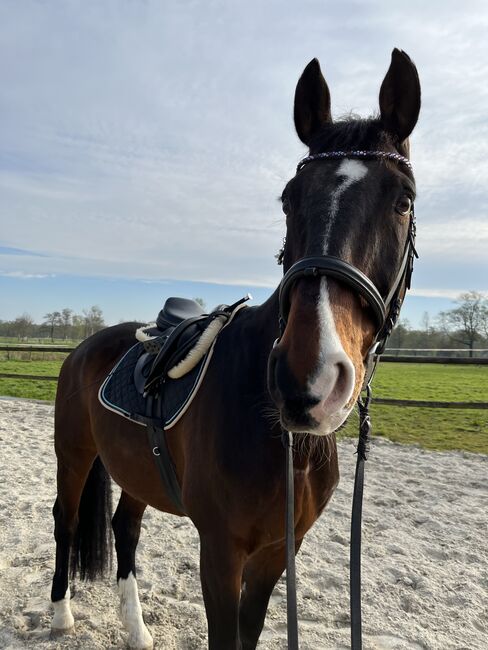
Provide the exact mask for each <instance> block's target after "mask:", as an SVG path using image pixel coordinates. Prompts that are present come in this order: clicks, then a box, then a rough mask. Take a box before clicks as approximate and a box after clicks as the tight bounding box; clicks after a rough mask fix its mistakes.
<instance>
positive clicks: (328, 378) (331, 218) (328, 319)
mask: <svg viewBox="0 0 488 650" xmlns="http://www.w3.org/2000/svg"><path fill="white" fill-rule="evenodd" d="M367 173H368V168H367V166H366V165H365V164H364V163H362V162H361V161H359V160H353V159H349V158H345V159H344V160H343V161H342V162H341V164H340V165H339V167H338V168H337V170H336V176H339V177H340V178H341V181H340V182H339V183H338V185H337V187H336V188H335V190H334V191H333V192H332V195H331V202H330V210H329V215H328V219H327V227H326V229H325V232H324V240H323V244H322V251H323V254H324V255H327V253H328V248H329V239H330V233H331V231H332V227H333V225H334V222H335V219H336V217H337V214H338V212H339V203H340V199H341V197H342V195H343V194H344V192H345V191H346V190H347V189H348V188H349V187H350V186H351V185H352V184H353V183H357V182H359V181H360V180H362V179H363V178H364V177H365V176H366V174H367ZM317 311H318V324H319V346H320V358H319V364H318V368H317V372H316V373H315V375H314V376H313V377H312V378H311V380H310V383H309V390H310V393H311V394H312V395H314V396H316V397H319V398H321V399H322V400H323V403H322V405H321V404H319V405H318V406H316V407H313V408H312V409H311V411H310V413H311V415H312V417H315V419H317V420H318V421H321V420H322V422H321V424H322V426H321V429H322V433H324V434H326V433H330V432H332V431H334V430H335V429H336V428H337V427H338V426H340V425H341V424H342V422H343V421H344V420H345V419H346V417H347V415H348V414H349V411H350V409H346V408H345V406H346V404H347V403H348V402H349V400H350V399H351V396H352V394H353V391H354V383H355V370H354V365H353V363H352V361H351V360H350V359H349V357H348V356H347V354H346V353H345V351H344V348H343V346H342V342H341V339H340V337H339V335H338V333H337V329H336V326H335V322H334V315H333V313H332V309H331V306H330V300H329V289H328V283H327V278H326V277H323V278H321V281H320V296H319V302H318V305H317ZM339 368H342V370H341V372H342V381H341V389H342V392H341V394H340V395H334V394H333V390H334V386H336V383H337V380H338V378H339V372H340V370H339ZM327 402H329V403H328V404H327V408H326V409H325V411H329V410H330V411H331V412H330V413H327V414H326V415H325V417H324V405H325V404H326V403H327Z"/></svg>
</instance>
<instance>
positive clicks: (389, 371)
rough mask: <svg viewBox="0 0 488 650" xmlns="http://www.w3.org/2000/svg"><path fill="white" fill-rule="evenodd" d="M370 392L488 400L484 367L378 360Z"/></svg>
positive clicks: (446, 399)
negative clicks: (382, 361)
mask: <svg viewBox="0 0 488 650" xmlns="http://www.w3.org/2000/svg"><path fill="white" fill-rule="evenodd" d="M373 389H374V394H375V395H377V396H378V397H392V398H395V399H419V400H436V401H438V402H488V366H471V365H470V366H462V365H447V364H442V365H441V364H436V363H386V362H385V363H380V365H379V366H378V371H377V373H376V377H375V378H374V382H373Z"/></svg>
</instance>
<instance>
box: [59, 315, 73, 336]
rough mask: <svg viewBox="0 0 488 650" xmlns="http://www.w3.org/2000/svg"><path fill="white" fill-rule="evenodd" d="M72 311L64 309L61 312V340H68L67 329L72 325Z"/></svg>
mask: <svg viewBox="0 0 488 650" xmlns="http://www.w3.org/2000/svg"><path fill="white" fill-rule="evenodd" d="M72 318H73V310H72V309H69V308H68V307H65V308H64V309H63V311H62V312H61V325H62V326H63V338H64V339H65V340H66V339H67V338H68V329H69V327H70V326H71V324H72Z"/></svg>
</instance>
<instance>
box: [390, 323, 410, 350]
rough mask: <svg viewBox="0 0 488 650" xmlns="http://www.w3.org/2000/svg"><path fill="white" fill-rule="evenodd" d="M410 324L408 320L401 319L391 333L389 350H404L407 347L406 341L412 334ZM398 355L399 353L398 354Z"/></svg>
mask: <svg viewBox="0 0 488 650" xmlns="http://www.w3.org/2000/svg"><path fill="white" fill-rule="evenodd" d="M410 329H411V328H410V322H409V320H408V319H407V318H400V320H399V321H398V323H397V324H396V325H395V329H394V330H393V332H392V333H391V336H390V339H389V341H388V347H389V348H393V349H394V348H402V347H404V345H405V339H406V337H407V336H408V333H409V332H410ZM397 354H398V353H397Z"/></svg>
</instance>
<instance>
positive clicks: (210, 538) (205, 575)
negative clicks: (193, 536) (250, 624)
mask: <svg viewBox="0 0 488 650" xmlns="http://www.w3.org/2000/svg"><path fill="white" fill-rule="evenodd" d="M243 564H244V554H243V552H242V551H241V550H240V549H239V548H238V546H237V545H236V544H235V543H233V542H232V540H229V539H223V537H222V536H220V535H201V536H200V579H201V582H202V592H203V600H204V602H205V610H206V613H207V623H208V647H209V650H239V649H240V647H241V645H240V641H239V598H240V592H241V578H242V567H243Z"/></svg>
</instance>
